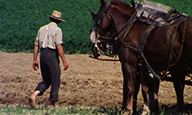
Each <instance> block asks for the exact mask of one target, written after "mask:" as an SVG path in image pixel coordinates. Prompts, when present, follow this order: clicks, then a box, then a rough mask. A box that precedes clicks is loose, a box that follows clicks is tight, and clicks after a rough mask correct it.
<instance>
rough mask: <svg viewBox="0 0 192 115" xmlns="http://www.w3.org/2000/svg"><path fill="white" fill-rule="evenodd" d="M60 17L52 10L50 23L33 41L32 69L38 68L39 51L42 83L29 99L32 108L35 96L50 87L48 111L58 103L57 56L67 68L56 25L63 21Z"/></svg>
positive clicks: (60, 36) (58, 69)
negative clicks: (39, 52)
mask: <svg viewBox="0 0 192 115" xmlns="http://www.w3.org/2000/svg"><path fill="white" fill-rule="evenodd" d="M61 15H62V14H61V13H60V12H59V11H56V10H54V11H53V12H52V15H51V16H49V19H50V20H51V22H50V23H49V24H47V25H45V26H42V27H41V28H40V29H39V31H38V34H37V38H36V40H35V46H34V54H33V69H34V70H37V68H38V61H37V56H38V51H39V49H40V50H41V54H40V67H41V74H42V78H43V81H42V82H40V83H39V84H38V85H37V87H36V89H35V92H34V93H33V94H32V95H31V96H30V97H29V104H30V106H31V107H33V108H35V106H36V99H37V96H40V95H43V93H44V92H45V91H46V90H47V89H48V88H49V86H50V85H51V92H50V98H49V100H50V110H54V107H55V102H57V101H58V90H59V86H60V75H61V70H60V66H59V56H60V58H61V60H62V62H63V65H64V70H67V68H68V64H67V62H66V60H65V56H64V50H63V47H62V44H63V41H62V39H63V37H62V36H63V35H62V30H61V29H60V28H59V27H58V24H59V23H61V22H63V21H64V20H63V19H61Z"/></svg>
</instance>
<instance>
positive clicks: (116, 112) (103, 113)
mask: <svg viewBox="0 0 192 115" xmlns="http://www.w3.org/2000/svg"><path fill="white" fill-rule="evenodd" d="M122 114H123V112H120V108H107V107H100V108H97V107H84V106H79V107H66V106H56V107H55V110H53V111H50V110H49V107H45V106H40V107H39V108H37V109H32V108H31V107H29V106H20V105H2V104H0V115H122ZM140 114H141V108H140V109H138V115H140ZM152 115H155V114H152ZM159 115H192V111H191V110H188V111H184V112H178V111H176V110H175V109H173V108H168V107H165V108H164V109H163V110H161V112H160V114H159Z"/></svg>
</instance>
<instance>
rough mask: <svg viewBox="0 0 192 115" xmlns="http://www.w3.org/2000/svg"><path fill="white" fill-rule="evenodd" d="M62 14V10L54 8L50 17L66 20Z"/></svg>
mask: <svg viewBox="0 0 192 115" xmlns="http://www.w3.org/2000/svg"><path fill="white" fill-rule="evenodd" d="M61 15H62V13H61V12H59V11H57V10H53V12H52V15H50V16H49V17H50V18H53V19H56V20H59V21H61V22H64V21H65V20H63V19H61Z"/></svg>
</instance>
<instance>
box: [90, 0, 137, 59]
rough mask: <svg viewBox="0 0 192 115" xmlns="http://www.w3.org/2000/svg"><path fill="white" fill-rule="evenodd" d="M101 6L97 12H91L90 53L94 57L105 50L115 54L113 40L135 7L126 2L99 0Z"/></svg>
mask: <svg viewBox="0 0 192 115" xmlns="http://www.w3.org/2000/svg"><path fill="white" fill-rule="evenodd" d="M100 2H101V7H100V10H99V11H98V13H96V14H94V13H93V12H92V21H93V23H94V26H93V28H92V30H91V33H90V40H91V42H92V43H93V48H92V54H93V56H94V57H95V58H97V57H98V56H100V55H101V54H105V52H107V54H108V55H110V56H113V55H114V54H116V52H117V51H115V48H114V42H115V40H116V41H117V37H118V35H119V34H120V32H121V31H122V29H123V28H124V26H125V25H126V23H127V22H128V20H129V19H130V18H131V17H132V15H133V14H134V13H135V9H134V8H132V7H131V6H129V5H128V4H126V3H124V2H121V1H116V0H112V1H111V3H110V4H109V3H108V2H105V1H104V0H101V1H100Z"/></svg>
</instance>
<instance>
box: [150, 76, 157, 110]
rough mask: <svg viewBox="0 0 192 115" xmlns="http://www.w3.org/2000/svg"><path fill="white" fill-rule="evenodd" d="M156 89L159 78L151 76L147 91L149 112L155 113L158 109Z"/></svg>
mask: <svg viewBox="0 0 192 115" xmlns="http://www.w3.org/2000/svg"><path fill="white" fill-rule="evenodd" d="M158 91H159V80H158V79H157V78H151V86H150V91H149V107H150V110H151V113H153V112H155V113H157V112H158V111H159V103H158Z"/></svg>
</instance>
